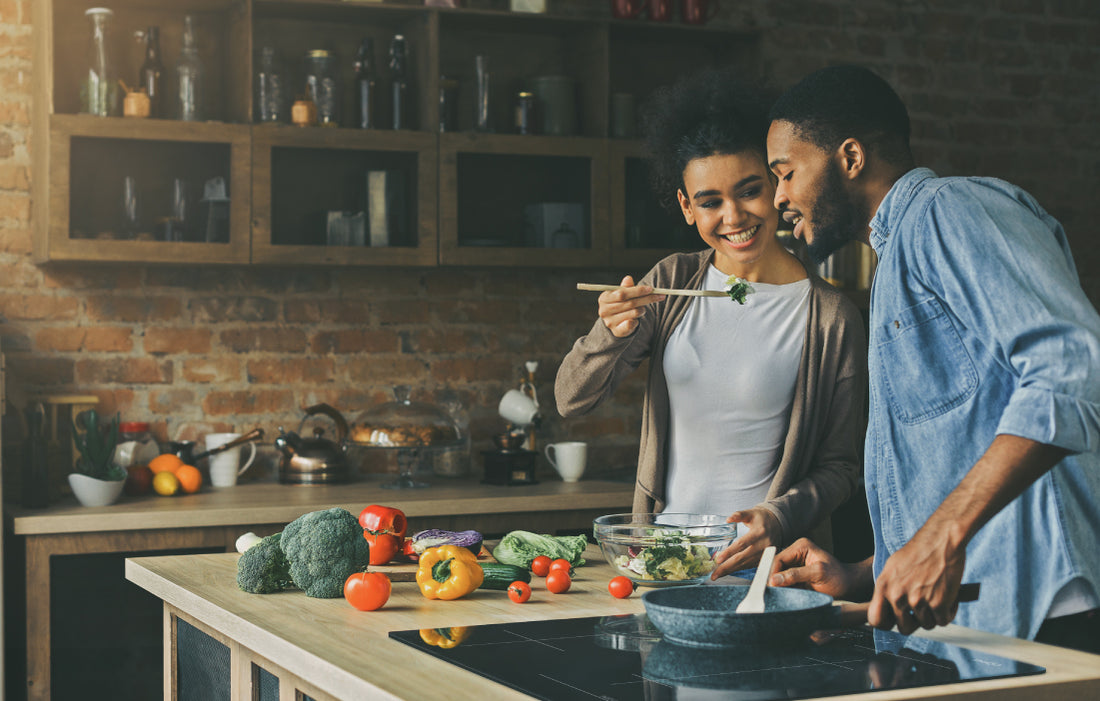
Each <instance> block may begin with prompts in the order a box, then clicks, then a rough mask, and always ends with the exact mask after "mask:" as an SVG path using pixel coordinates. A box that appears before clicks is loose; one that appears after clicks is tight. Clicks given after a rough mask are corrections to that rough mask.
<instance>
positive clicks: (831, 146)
mask: <svg viewBox="0 0 1100 701" xmlns="http://www.w3.org/2000/svg"><path fill="white" fill-rule="evenodd" d="M768 116H769V117H770V118H771V120H772V121H773V122H775V121H784V122H790V123H791V124H792V125H793V126H794V128H795V130H796V133H797V134H798V135H799V137H800V138H802V139H805V140H806V141H809V142H810V143H813V144H814V145H816V146H817V147H819V148H821V149H824V150H826V151H833V150H835V149H836V148H837V147H839V146H840V145H841V144H842V143H844V140H845V139H849V138H855V139H858V140H859V141H860V142H861V143H862V144H863V145H864V146H865V147H867V148H868V149H869V150H870V151H871V152H872V153H874V154H875V155H877V156H878V157H879V158H881V159H883V160H885V161H887V162H889V163H893V164H895V165H902V166H908V165H910V164H911V163H912V160H913V155H912V152H911V151H910V149H909V113H908V112H907V111H906V109H905V104H904V103H903V102H902V101H901V98H900V97H898V94H897V93H896V92H894V90H893V88H891V87H890V85H889V84H888V83H887V82H886V81H885V80H883V79H882V78H880V77H879V76H877V75H875V74H874V73H872V72H871V71H870V70H868V69H866V68H863V67H861V66H830V67H829V68H823V69H821V70H819V71H816V72H814V73H811V74H810V75H808V76H806V77H805V78H803V79H802V80H801V81H799V82H798V83H797V84H796V85H795V86H794V87H792V88H790V89H789V90H787V92H785V93H784V94H783V95H782V96H781V97H780V98H779V99H778V100H777V101H776V102H775V104H774V105H773V106H772V109H771V112H770V113H769V115H768Z"/></svg>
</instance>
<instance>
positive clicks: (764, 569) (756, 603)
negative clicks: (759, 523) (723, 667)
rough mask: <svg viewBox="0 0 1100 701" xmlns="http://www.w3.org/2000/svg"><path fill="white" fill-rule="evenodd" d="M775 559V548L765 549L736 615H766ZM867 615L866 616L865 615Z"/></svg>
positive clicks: (736, 609) (736, 610)
mask: <svg viewBox="0 0 1100 701" xmlns="http://www.w3.org/2000/svg"><path fill="white" fill-rule="evenodd" d="M774 559H775V546H774V545H769V546H768V547H766V548H764V553H763V554H762V555H761V556H760V564H759V565H757V566H756V574H755V575H753V578H752V584H750V585H749V593H748V594H746V595H745V598H744V599H742V600H741V603H739V604H737V608H735V609H734V610H733V612H734V613H764V590H765V589H767V588H768V577H770V576H771V574H772V560H774ZM864 615H866V614H864Z"/></svg>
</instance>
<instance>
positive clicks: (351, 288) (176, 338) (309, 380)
mask: <svg viewBox="0 0 1100 701" xmlns="http://www.w3.org/2000/svg"><path fill="white" fill-rule="evenodd" d="M31 4H32V0H6V1H4V2H0V315H2V317H3V323H2V324H0V344H2V349H3V351H4V353H5V354H6V355H7V358H8V367H9V372H8V377H9V380H10V381H11V383H12V384H19V385H20V386H21V387H22V388H23V390H24V391H25V392H51V393H73V392H80V393H89V394H94V395H97V396H98V397H99V398H100V402H101V406H102V407H103V408H104V409H106V410H108V411H111V412H113V411H119V412H120V413H121V414H122V416H123V417H124V418H126V419H132V420H146V419H147V420H150V421H151V422H152V423H153V425H154V430H155V431H156V433H157V434H158V435H159V436H160V437H161V438H180V437H184V438H193V437H196V436H198V435H201V434H204V433H206V432H209V431H222V430H228V429H235V430H246V429H249V428H252V427H253V426H257V425H258V426H262V427H264V428H265V430H267V431H268V432H269V435H274V433H275V429H276V427H277V426H279V425H285V426H286V427H287V428H288V429H291V428H296V427H297V425H298V422H299V420H300V419H301V416H302V413H301V407H303V406H306V405H308V404H311V403H314V402H320V401H324V402H328V403H330V404H332V405H334V406H336V407H337V408H339V409H341V410H343V411H348V412H352V413H354V412H355V411H358V410H360V409H362V408H365V407H367V406H370V405H372V404H374V403H377V402H380V401H384V400H387V399H389V397H390V395H389V392H390V387H391V386H392V385H394V384H397V383H406V384H411V385H412V386H413V388H414V392H421V393H423V396H424V398H426V399H434V397H435V396H436V394H437V393H438V392H440V391H443V390H445V389H448V390H453V391H455V392H457V393H458V396H459V397H460V398H461V399H462V400H463V402H464V403H465V404H466V405H467V407H468V409H469V411H470V418H471V431H472V433H473V435H474V439H475V443H474V447H475V450H477V449H479V448H485V447H488V438H489V436H490V435H491V434H492V433H494V432H497V431H499V429H500V428H501V422H500V419H499V418H497V417H496V411H495V407H496V402H497V401H498V400H499V398H500V396H501V394H502V393H503V391H504V390H506V389H508V388H509V387H512V386H515V385H516V384H517V383H518V381H519V380H520V378H521V376H522V373H523V362H524V361H526V360H538V361H539V362H540V368H539V371H538V375H537V379H538V382H537V385H538V392H539V397H540V399H542V401H543V405H544V406H545V407H546V408H547V409H548V410H549V411H550V412H551V413H552V414H554V412H553V400H552V397H553V392H552V387H553V378H554V373H555V371H556V369H557V366H558V363H559V362H560V360H561V357H562V356H563V355H564V354H565V352H566V351H567V350H568V349H569V347H570V345H571V343H572V342H573V340H574V339H575V338H576V337H577V336H578V335H580V334H581V333H583V332H585V331H586V330H587V329H588V327H589V325H590V324H591V322H592V320H593V319H594V316H595V300H594V298H593V297H592V296H591V295H585V294H581V293H577V292H576V291H575V290H573V285H574V283H575V282H577V281H578V280H580V279H582V277H583V279H584V280H593V281H608V282H615V281H617V277H616V275H617V273H611V272H609V273H607V274H606V275H602V276H596V275H594V274H593V273H592V272H591V271H588V272H585V273H584V274H583V276H581V275H578V274H574V273H572V272H570V271H514V270H393V269H390V270H387V269H357V270H339V271H335V270H305V271H303V270H291V269H259V268H249V267H229V268H218V267H210V268H205V269H204V268H200V267H198V266H189V267H187V268H177V267H140V266H135V267H95V266H81V267H57V268H48V269H45V268H40V267H37V266H36V265H34V264H33V262H32V261H31V235H32V234H31V228H32V227H31V220H30V217H31V207H30V181H31V179H32V178H33V177H35V173H33V172H32V169H31V156H32V137H33V134H32V129H31V125H30V121H31V107H30V105H31V91H32V83H31V75H32V73H31V45H32V42H31V32H32V31H33V27H32V26H31ZM550 5H551V10H552V11H553V9H554V6H555V3H554V2H553V0H552V1H551V3H550ZM595 5H600V6H602V7H606V3H591V4H578V3H577V2H568V3H564V4H563V5H561V7H562V8H564V9H565V11H567V12H569V13H574V14H575V13H576V12H578V11H579V10H578V9H577V8H581V7H584V8H590V7H592V6H595ZM1096 16H1097V15H1096V10H1095V8H1094V7H1093V3H1092V2H1090V1H1089V0H1079V1H1078V2H1066V0H1012V1H1011V2H1010V1H1008V0H1004V1H1003V2H999V3H989V2H986V1H985V0H951V1H949V2H948V1H946V0H925V1H923V2H910V3H901V4H898V3H895V2H891V1H890V0H861V1H860V2H839V1H832V0H784V1H783V2H776V1H775V0H742V1H741V2H736V3H734V2H730V3H723V5H722V14H721V15H720V17H719V18H718V19H717V20H716V21H717V22H722V23H731V24H735V25H738V26H747V27H754V28H756V29H758V30H759V31H760V32H761V34H762V40H761V41H762V47H761V48H762V51H763V54H764V57H765V59H766V60H765V61H764V63H765V65H767V66H768V71H769V75H768V76H766V77H767V78H769V79H771V80H772V81H773V82H775V83H777V84H780V85H782V84H788V83H790V82H791V81H793V80H794V79H796V78H797V77H799V76H801V75H802V74H804V73H806V72H808V71H810V70H812V69H814V68H817V67H820V66H822V65H825V64H828V63H837V62H858V63H864V64H866V65H868V66H870V67H872V68H874V69H876V70H878V71H880V72H881V73H882V74H883V75H885V76H886V77H887V78H888V79H889V80H891V81H892V82H893V84H894V85H895V86H896V87H897V88H898V90H899V92H900V93H901V94H902V96H903V97H904V98H905V99H906V101H907V102H908V104H909V106H910V110H911V114H912V121H913V143H914V148H915V150H916V154H917V160H918V162H920V163H922V164H925V165H929V166H931V167H932V168H934V169H936V170H937V171H938V172H939V173H940V174H942V175H954V174H973V173H978V174H983V175H994V176H998V177H1003V178H1005V179H1008V180H1011V181H1013V182H1015V183H1017V184H1019V185H1021V186H1023V187H1025V188H1027V189H1028V190H1029V191H1031V192H1032V193H1033V194H1034V195H1035V196H1036V197H1037V198H1038V199H1039V201H1040V202H1041V203H1042V204H1043V206H1044V207H1045V208H1046V209H1047V210H1048V211H1050V212H1051V213H1052V214H1053V215H1054V216H1056V217H1058V218H1059V219H1060V220H1061V221H1062V222H1063V224H1064V225H1065V227H1066V230H1067V233H1068V235H1069V238H1070V241H1071V244H1072V245H1073V248H1074V253H1075V256H1076V261H1077V265H1078V269H1079V270H1080V271H1081V274H1082V279H1083V283H1084V286H1085V289H1086V291H1087V292H1088V293H1089V295H1090V297H1091V299H1092V300H1093V301H1094V303H1096V302H1097V301H1098V300H1100V276H1098V274H1097V272H1096V271H1097V270H1100V247H1098V246H1096V245H1095V244H1094V243H1093V241H1092V231H1093V226H1094V223H1095V222H1096V221H1098V220H1100V198H1096V197H1092V196H1089V194H1088V193H1091V192H1092V191H1093V190H1095V183H1096V182H1097V180H1098V177H1100V171H1098V170H1097V166H1096V164H1097V163H1100V140H1098V139H1097V131H1096V127H1095V125H1096V123H1098V122H1100V97H1098V94H1097V92H1096V90H1095V89H1085V88H1083V87H1082V86H1094V85H1095V76H1096V74H1097V72H1100V52H1098V51H1097V50H1096V46H1095V36H1094V30H1095V19H1096ZM1082 193H1085V195H1084V196H1082ZM628 272H631V273H633V274H635V275H641V274H642V273H644V272H645V271H644V270H636V271H633V270H632V271H628ZM643 375H644V372H638V373H635V375H634V377H633V378H631V380H630V381H629V382H628V384H627V385H626V386H625V387H623V389H622V390H621V391H620V392H619V394H618V396H617V397H616V398H615V401H614V402H611V403H610V404H608V405H607V406H605V407H601V409H600V410H599V411H597V412H595V413H594V414H593V415H592V416H590V417H586V418H584V419H574V420H569V421H565V420H562V419H560V418H559V417H556V415H552V416H551V417H550V418H549V419H548V421H547V424H546V427H545V429H544V432H545V434H546V436H547V437H548V438H555V439H560V438H565V437H569V438H578V439H582V440H586V439H587V440H591V441H592V442H593V443H594V446H593V452H592V458H591V460H590V468H589V474H591V475H592V476H596V475H599V474H600V473H601V471H604V470H622V469H624V468H625V469H627V470H629V467H630V465H631V464H632V463H633V460H634V457H635V452H636V445H637V434H638V429H639V422H640V404H641V396H642V386H643V383H642V379H643ZM5 472H7V470H5Z"/></svg>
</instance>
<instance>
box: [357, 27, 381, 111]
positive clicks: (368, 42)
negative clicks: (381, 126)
mask: <svg viewBox="0 0 1100 701" xmlns="http://www.w3.org/2000/svg"><path fill="white" fill-rule="evenodd" d="M355 87H356V92H357V93H358V97H359V128H360V129H374V127H375V122H374V105H375V102H376V99H377V98H376V97H375V76H374V40H373V39H371V38H370V37H364V39H363V43H362V44H360V45H359V53H358V54H357V55H356V57H355Z"/></svg>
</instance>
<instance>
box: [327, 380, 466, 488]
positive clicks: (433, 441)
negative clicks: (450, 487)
mask: <svg viewBox="0 0 1100 701" xmlns="http://www.w3.org/2000/svg"><path fill="white" fill-rule="evenodd" d="M393 393H394V401H392V402H384V403H382V404H379V405H377V406H375V407H372V408H370V409H368V410H366V411H364V412H363V413H362V414H360V415H359V416H358V417H357V418H356V419H355V421H354V422H353V423H352V426H351V429H350V432H349V435H348V438H349V458H350V459H351V463H352V465H354V466H356V467H357V468H358V469H359V470H360V471H364V472H372V471H379V467H381V468H382V469H383V470H384V471H393V467H394V464H396V471H397V472H398V477H397V479H395V480H394V481H393V482H389V483H386V484H383V485H382V486H383V487H389V488H410V487H423V486H427V485H426V484H425V483H423V482H419V481H417V479H416V477H417V476H420V475H428V474H433V473H437V474H450V472H449V470H451V467H450V466H452V465H453V464H455V463H462V462H463V461H462V457H463V456H468V454H469V450H470V443H469V437H468V436H465V435H463V432H462V431H461V430H460V429H459V427H458V425H457V423H456V421H455V420H454V419H453V418H452V417H451V416H450V415H449V414H448V412H447V411H446V410H445V409H443V408H441V407H438V406H436V405H434V404H429V403H427V402H415V401H412V399H410V389H409V387H407V386H405V385H400V386H397V387H395V388H394V390H393ZM379 463H381V464H379ZM437 466H438V467H439V469H438V470H437V469H436V468H437Z"/></svg>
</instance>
